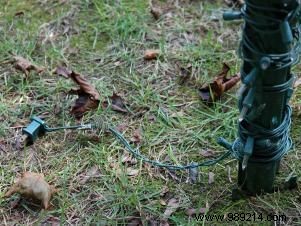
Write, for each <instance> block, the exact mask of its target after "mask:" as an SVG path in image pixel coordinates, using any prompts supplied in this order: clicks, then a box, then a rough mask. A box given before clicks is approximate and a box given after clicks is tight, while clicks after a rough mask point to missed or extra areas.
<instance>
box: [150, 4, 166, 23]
mask: <svg viewBox="0 0 301 226" xmlns="http://www.w3.org/2000/svg"><path fill="white" fill-rule="evenodd" d="M150 13H151V14H152V15H153V17H154V18H155V19H156V20H158V19H159V18H160V17H161V15H162V14H163V11H162V10H161V9H160V8H158V7H154V6H152V7H151V9H150Z"/></svg>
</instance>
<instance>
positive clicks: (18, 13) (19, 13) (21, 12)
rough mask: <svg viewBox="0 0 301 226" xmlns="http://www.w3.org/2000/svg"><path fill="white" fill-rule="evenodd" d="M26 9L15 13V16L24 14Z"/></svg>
mask: <svg viewBox="0 0 301 226" xmlns="http://www.w3.org/2000/svg"><path fill="white" fill-rule="evenodd" d="M24 14H25V13H24V11H18V12H16V13H15V16H24Z"/></svg>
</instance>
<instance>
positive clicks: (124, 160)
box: [121, 152, 137, 165]
mask: <svg viewBox="0 0 301 226" xmlns="http://www.w3.org/2000/svg"><path fill="white" fill-rule="evenodd" d="M121 162H122V163H125V164H128V165H135V164H137V159H136V158H135V157H133V156H132V155H130V154H129V153H128V152H125V153H124V154H123V155H122V157H121Z"/></svg>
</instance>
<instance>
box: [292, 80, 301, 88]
mask: <svg viewBox="0 0 301 226" xmlns="http://www.w3.org/2000/svg"><path fill="white" fill-rule="evenodd" d="M300 85H301V78H298V79H296V80H295V82H294V88H297V87H298V86H300Z"/></svg>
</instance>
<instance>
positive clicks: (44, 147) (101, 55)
mask: <svg viewBox="0 0 301 226" xmlns="http://www.w3.org/2000/svg"><path fill="white" fill-rule="evenodd" d="M1 5H2V8H1V10H0V62H4V61H7V59H10V58H11V56H12V54H16V55H20V56H23V57H25V58H27V59H30V60H31V61H33V62H34V63H36V64H37V65H39V66H43V67H45V69H46V70H45V71H44V72H43V73H42V74H40V75H38V74H36V73H35V72H32V73H31V74H30V76H29V77H28V79H24V75H23V74H22V73H21V72H18V71H16V70H15V69H14V68H13V66H12V65H10V64H4V63H1V66H0V78H1V79H0V88H1V93H0V111H1V114H0V121H1V127H0V157H1V161H0V164H1V167H0V173H1V177H0V178H1V180H0V181H1V183H0V186H1V187H0V191H1V194H4V192H5V190H6V189H7V188H8V187H9V186H10V185H11V184H12V183H13V181H14V179H15V178H16V177H18V176H19V175H20V173H21V172H23V171H34V172H42V173H44V174H45V176H46V179H47V180H48V181H49V182H50V183H51V184H53V185H55V186H56V187H57V188H59V192H58V193H57V194H55V195H54V197H53V199H52V202H51V204H52V207H51V208H50V210H48V211H41V210H40V207H39V206H37V205H35V204H31V203H30V202H28V201H26V200H21V201H20V203H19V205H18V206H16V207H14V208H13V206H14V201H15V200H16V199H18V197H17V196H14V197H12V198H10V199H2V198H1V199H0V211H1V214H0V222H2V223H1V225H31V224H37V225H39V224H43V225H51V222H52V223H57V224H59V222H60V223H61V224H62V225H68V224H70V225H76V224H77V225H97V224H98V225H117V224H119V225H124V224H130V225H138V224H139V223H140V224H144V225H148V224H150V225H159V224H160V223H161V225H163V224H164V223H165V225H167V223H166V221H164V216H165V215H164V212H165V210H166V209H167V204H168V202H169V200H170V199H172V198H174V199H176V200H177V202H178V204H179V207H178V208H177V209H176V211H174V212H173V213H172V214H171V216H170V217H169V219H168V223H169V224H170V225H201V224H205V225H207V224H208V225H211V224H212V223H208V222H205V221H203V222H200V221H197V220H196V219H195V218H194V217H189V216H187V214H186V211H187V210H188V209H191V208H207V213H206V214H207V215H208V214H221V215H224V214H227V213H237V212H244V213H256V214H259V213H262V214H263V215H264V216H266V215H267V214H271V213H272V214H285V215H286V216H287V217H288V219H287V220H288V221H287V222H286V223H287V225H292V224H293V222H294V223H295V224H298V223H299V224H300V223H301V220H300V211H301V210H300V197H299V191H298V189H297V190H293V191H284V192H275V193H273V194H267V195H264V196H260V197H252V198H248V199H244V200H239V201H236V202H233V201H232V200H231V190H232V188H233V186H234V185H235V184H236V175H237V169H236V164H237V162H236V161H235V160H233V159H231V158H229V159H227V160H225V161H223V162H221V163H219V164H216V165H215V166H212V167H205V168H201V169H200V171H199V176H198V181H197V183H190V182H189V174H188V172H186V171H182V172H171V171H167V170H165V169H160V168H154V167H151V166H150V165H148V164H143V163H140V162H137V163H135V162H134V161H132V160H130V161H128V163H125V162H124V161H123V160H124V158H125V157H126V154H125V153H126V152H125V149H124V147H123V146H122V145H120V144H119V143H118V142H117V141H115V139H114V138H113V137H112V136H111V135H110V134H103V135H101V136H99V138H98V141H95V135H94V134H93V133H88V132H78V131H66V132H57V133H53V134H49V135H47V136H45V137H43V138H41V139H39V140H38V141H37V142H36V143H35V144H34V145H33V146H30V147H27V148H25V149H24V150H20V149H19V148H18V142H16V140H17V139H16V137H17V136H18V134H20V129H18V127H19V126H24V125H26V124H27V123H28V122H29V117H30V116H31V115H38V116H42V117H44V119H45V121H47V123H48V124H49V125H51V126H58V125H62V124H75V123H76V120H75V119H74V118H73V117H71V116H70V114H69V110H70V107H71V106H72V103H73V102H74V99H73V98H71V97H69V96H67V95H66V93H67V92H68V91H69V90H70V88H72V87H73V84H72V82H71V81H68V80H65V79H63V78H60V77H57V76H56V75H53V74H52V70H53V69H54V68H55V67H56V66H57V65H67V66H68V67H69V68H72V69H73V70H75V71H77V72H80V73H82V74H84V75H86V77H87V78H88V79H89V80H90V81H91V82H92V83H93V84H94V85H95V86H96V87H97V89H98V90H99V92H100V94H101V97H102V100H101V101H105V100H107V99H108V97H109V96H111V95H112V94H113V92H116V93H118V94H119V95H121V96H122V97H123V98H124V99H125V101H126V103H127V105H128V108H129V110H130V113H128V114H120V113H118V112H115V111H112V110H110V108H109V109H103V108H102V106H100V107H99V108H98V109H97V110H96V111H93V112H90V113H88V114H87V115H85V117H84V118H83V119H82V120H83V122H88V121H89V120H90V119H91V118H93V117H95V115H96V116H100V115H105V116H106V117H108V118H109V119H110V120H111V121H112V122H113V124H114V125H116V126H118V127H119V128H122V129H123V132H124V134H125V136H126V137H127V138H128V139H132V138H133V137H134V134H135V133H136V134H137V133H138V134H141V137H142V138H141V139H140V138H139V139H138V141H137V137H136V141H137V142H136V143H138V144H137V145H138V146H139V147H140V150H141V152H142V153H143V154H145V155H147V156H149V157H150V158H152V159H156V160H161V161H168V162H172V163H190V162H192V161H195V162H199V161H202V160H206V159H207V158H208V157H207V158H206V157H204V156H203V155H204V154H203V155H202V153H203V152H204V151H208V150H209V151H212V152H213V155H214V156H218V155H219V154H221V153H223V152H224V151H225V150H224V149H223V148H221V147H220V146H218V145H217V144H216V141H215V139H216V138H217V137H220V136H223V137H225V138H227V139H229V140H233V139H234V138H235V135H236V124H237V123H236V121H237V117H238V111H237V108H236V101H237V100H236V96H235V91H236V88H235V89H233V90H232V91H231V92H228V93H227V94H226V95H224V97H223V98H222V100H221V101H220V102H218V103H217V104H216V105H215V106H213V107H210V108H209V107H207V106H205V105H204V104H202V103H201V101H200V98H199V96H198V91H197V87H199V86H200V85H201V84H203V83H204V82H206V81H209V80H210V79H211V78H212V77H213V76H214V75H215V74H216V73H217V72H219V71H220V70H221V67H222V62H226V63H228V64H229V65H230V66H231V68H232V69H231V72H232V73H235V72H237V71H238V70H239V64H240V62H239V60H238V58H237V56H236V49H237V46H238V40H239V29H240V24H239V23H237V22H233V23H226V22H223V21H222V20H218V19H219V18H220V15H221V9H222V8H226V7H227V6H226V5H225V4H224V3H223V2H222V1H200V0H195V1H190V0H185V1H184V0H183V1H171V0H169V1H168V0H165V1H163V0H162V1H153V5H154V6H156V7H160V8H161V9H163V15H162V17H161V18H160V19H159V20H157V21H156V20H155V19H154V18H153V16H152V15H151V14H150V7H149V3H148V1H146V0H119V1H110V0H72V1H68V0H65V1H64V0H54V1H47V0H39V1H38V0H26V1H25V0H2V2H1ZM21 12H23V13H21ZM16 13H18V14H19V15H16ZM152 48H153V49H160V51H161V55H160V57H159V59H158V60H154V61H145V60H144V59H143V53H144V51H145V50H146V49H152ZM181 68H182V69H181ZM183 69H184V70H183ZM185 69H187V70H188V71H189V79H188V80H187V81H186V82H184V83H183V82H181V81H182V79H181V77H183V76H184V75H185ZM296 70H298V69H296ZM299 96H300V92H298V91H296V92H295V94H294V97H293V99H292V105H293V106H294V109H295V110H294V116H293V128H292V137H293V138H294V141H295V147H294V150H293V151H292V152H291V153H290V154H289V155H288V156H286V157H285V159H284V161H282V165H281V173H280V175H278V181H279V182H280V181H283V180H284V178H285V177H286V176H287V175H288V174H289V173H290V172H291V171H294V172H295V173H296V174H297V175H300V164H299V161H298V160H299V158H300V157H299V153H298V150H299V147H300V142H299V140H298V138H299V136H300V134H301V131H300V127H299V126H298V125H299V123H300V118H298V111H297V109H298V106H299V105H300V99H299ZM137 131H139V132H137ZM96 140H97V139H96ZM212 173H214V175H215V177H214V181H213V183H210V184H209V182H208V179H209V174H211V175H212ZM131 174H132V176H130V175H131ZM83 178H85V179H83ZM211 182H212V181H211ZM135 223H136V224H135ZM224 224H226V223H224ZM236 224H237V225H239V224H250V225H256V224H259V225H271V224H272V223H271V222H265V223H262V222H241V221H240V222H236ZM231 225H233V223H231Z"/></svg>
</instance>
